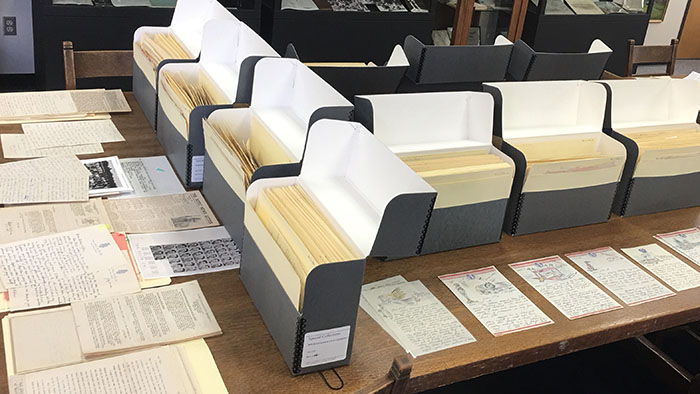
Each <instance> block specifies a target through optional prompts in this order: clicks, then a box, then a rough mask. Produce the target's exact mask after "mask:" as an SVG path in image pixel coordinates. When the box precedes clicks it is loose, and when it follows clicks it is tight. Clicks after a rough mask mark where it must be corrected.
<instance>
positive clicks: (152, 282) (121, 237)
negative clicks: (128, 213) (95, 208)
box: [112, 233, 172, 289]
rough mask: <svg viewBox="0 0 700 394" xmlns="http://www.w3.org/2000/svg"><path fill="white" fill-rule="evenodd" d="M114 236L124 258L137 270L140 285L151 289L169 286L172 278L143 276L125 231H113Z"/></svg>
mask: <svg viewBox="0 0 700 394" xmlns="http://www.w3.org/2000/svg"><path fill="white" fill-rule="evenodd" d="M112 238H114V241H115V242H116V243H117V246H118V247H119V250H121V251H122V254H123V255H124V258H125V259H126V260H128V261H129V263H130V264H131V267H132V268H133V269H134V271H135V272H136V277H137V278H138V280H139V286H140V287H141V288H142V289H150V288H152V287H159V286H167V285H169V284H170V283H171V282H172V280H170V278H158V279H145V278H144V277H143V275H141V272H140V271H139V266H138V265H137V264H136V261H134V257H133V256H132V254H131V251H130V250H129V241H127V239H126V234H124V233H112Z"/></svg>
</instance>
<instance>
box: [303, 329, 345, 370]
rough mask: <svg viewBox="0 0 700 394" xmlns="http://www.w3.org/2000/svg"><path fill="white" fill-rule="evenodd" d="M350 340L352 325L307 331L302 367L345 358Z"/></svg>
mask: <svg viewBox="0 0 700 394" xmlns="http://www.w3.org/2000/svg"><path fill="white" fill-rule="evenodd" d="M348 342H350V326H344V327H338V328H330V329H328V330H321V331H314V332H307V333H306V335H304V351H303V353H302V356H301V367H302V368H306V367H313V366H316V365H321V364H327V363H332V362H334V361H340V360H344V359H345V357H346V356H347V354H348Z"/></svg>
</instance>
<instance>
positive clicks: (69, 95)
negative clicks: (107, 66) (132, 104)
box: [0, 89, 131, 124]
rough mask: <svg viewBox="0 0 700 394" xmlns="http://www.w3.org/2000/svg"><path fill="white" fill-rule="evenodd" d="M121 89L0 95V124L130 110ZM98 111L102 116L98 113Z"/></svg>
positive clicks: (85, 116) (90, 116)
mask: <svg viewBox="0 0 700 394" xmlns="http://www.w3.org/2000/svg"><path fill="white" fill-rule="evenodd" d="M130 111H131V108H129V104H128V103H127V101H126V98H125V97H124V94H123V93H122V91H121V90H105V89H86V90H56V91H48V92H20V93H2V94H0V124H15V123H30V122H48V121H52V120H85V119H99V118H102V119H104V118H109V113H110V112H130ZM100 114H101V115H100Z"/></svg>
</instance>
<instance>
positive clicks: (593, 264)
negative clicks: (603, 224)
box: [566, 247, 675, 305]
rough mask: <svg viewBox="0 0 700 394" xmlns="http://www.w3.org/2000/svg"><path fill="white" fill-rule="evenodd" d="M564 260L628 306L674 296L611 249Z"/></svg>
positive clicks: (576, 255)
mask: <svg viewBox="0 0 700 394" xmlns="http://www.w3.org/2000/svg"><path fill="white" fill-rule="evenodd" d="M566 257H568V258H569V259H570V260H571V261H573V262H574V263H576V265H578V266H579V267H581V269H583V270H584V271H586V272H588V273H589V274H590V275H591V276H592V277H594V278H595V280H597V281H598V282H600V284H602V285H603V286H605V287H606V288H608V290H610V291H611V292H613V294H615V295H616V296H617V297H618V298H620V299H621V300H622V302H624V303H625V304H627V305H637V304H641V303H644V302H649V301H654V300H658V299H661V298H666V297H670V296H672V295H675V293H674V292H672V291H671V290H669V289H668V288H667V287H666V286H664V285H662V284H661V283H659V281H657V280H656V279H654V278H653V277H652V276H651V275H649V274H647V273H646V272H644V271H643V270H642V269H641V268H639V267H637V266H636V265H635V264H634V263H632V262H631V261H629V260H627V259H626V258H625V257H624V256H622V255H621V254H619V253H617V251H615V250H614V249H613V248H611V247H604V248H598V249H592V250H586V251H582V252H575V253H569V254H567V255H566Z"/></svg>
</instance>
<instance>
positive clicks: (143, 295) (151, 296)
mask: <svg viewBox="0 0 700 394" xmlns="http://www.w3.org/2000/svg"><path fill="white" fill-rule="evenodd" d="M71 308H72V309H73V316H74V318H75V323H76V328H77V331H78V338H79V339H80V348H81V349H82V350H83V354H84V355H85V356H87V357H90V356H94V355H100V354H105V353H109V352H115V351H120V350H126V349H134V348H140V347H144V346H151V345H158V344H166V343H172V342H181V341H185V340H190V339H196V338H204V337H209V336H213V335H217V334H220V333H221V328H220V327H219V324H218V323H217V322H216V319H215V318H214V314H213V313H212V311H211V309H210V308H209V304H208V303H207V300H206V299H205V298H204V294H203V293H202V290H201V289H200V287H199V283H197V281H191V282H187V283H182V284H178V285H171V286H166V287H159V288H157V289H148V290H144V291H142V292H140V293H136V294H129V295H123V296H116V297H109V298H102V299H98V300H90V301H79V302H74V303H72V304H71Z"/></svg>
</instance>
